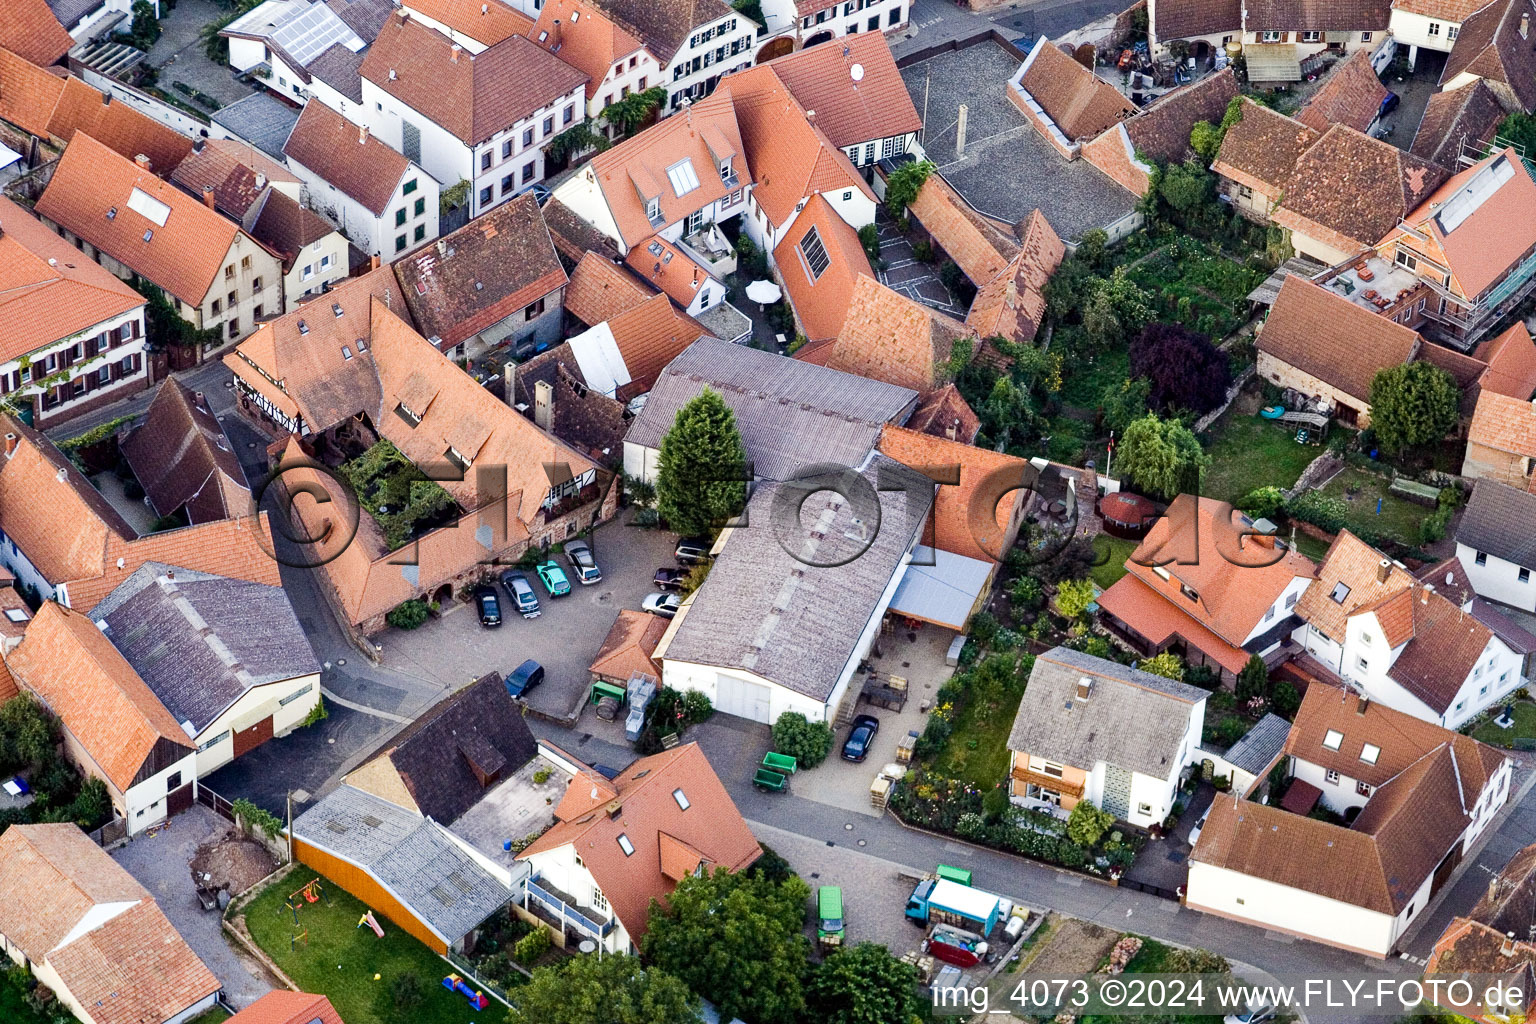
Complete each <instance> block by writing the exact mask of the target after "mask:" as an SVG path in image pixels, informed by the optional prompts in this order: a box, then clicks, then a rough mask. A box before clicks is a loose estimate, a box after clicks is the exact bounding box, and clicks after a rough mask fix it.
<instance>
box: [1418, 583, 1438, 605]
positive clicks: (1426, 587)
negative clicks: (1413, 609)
mask: <svg viewBox="0 0 1536 1024" xmlns="http://www.w3.org/2000/svg"><path fill="white" fill-rule="evenodd" d="M1434 592H1435V588H1434V587H1433V586H1431V585H1430V584H1428V583H1426V584H1424V591H1423V596H1422V597H1420V598H1419V604H1429V595H1430V594H1433V593H1434Z"/></svg>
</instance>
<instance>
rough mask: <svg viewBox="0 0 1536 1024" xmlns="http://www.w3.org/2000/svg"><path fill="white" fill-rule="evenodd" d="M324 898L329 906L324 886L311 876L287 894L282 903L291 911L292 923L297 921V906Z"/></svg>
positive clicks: (329, 902) (317, 901)
mask: <svg viewBox="0 0 1536 1024" xmlns="http://www.w3.org/2000/svg"><path fill="white" fill-rule="evenodd" d="M322 898H324V899H325V905H326V906H330V905H331V901H330V898H329V897H327V896H326V895H325V887H324V886H322V885H321V884H320V879H318V878H311V879H310V880H309V881H307V882H305V883H304V885H303V886H302V887H301V888H298V889H295V890H294V891H293V892H291V893H289V894H288V901H287V902H286V903H285V904H284V906H286V907H287V908H288V909H289V910H290V911H291V912H292V913H293V923H294V925H295V926H297V925H298V923H299V908H300V907H302V906H304V904H306V903H319V902H320V900H321V899H322Z"/></svg>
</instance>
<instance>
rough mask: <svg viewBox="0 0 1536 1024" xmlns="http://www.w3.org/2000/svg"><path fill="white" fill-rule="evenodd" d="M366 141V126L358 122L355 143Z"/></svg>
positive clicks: (359, 143) (360, 143)
mask: <svg viewBox="0 0 1536 1024" xmlns="http://www.w3.org/2000/svg"><path fill="white" fill-rule="evenodd" d="M390 74H394V72H393V71H391V72H390ZM367 141H368V126H367V125H365V124H360V125H358V126H357V144H358V145H359V146H361V145H362V144H363V143H365V142H367Z"/></svg>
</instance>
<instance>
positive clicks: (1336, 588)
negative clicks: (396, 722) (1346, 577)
mask: <svg viewBox="0 0 1536 1024" xmlns="http://www.w3.org/2000/svg"><path fill="white" fill-rule="evenodd" d="M1328 596H1329V597H1330V598H1332V599H1333V603H1334V604H1343V603H1344V599H1345V598H1346V597H1348V596H1349V584H1348V583H1344V582H1342V581H1341V582H1338V583H1335V584H1334V585H1333V593H1331V594H1329V595H1328Z"/></svg>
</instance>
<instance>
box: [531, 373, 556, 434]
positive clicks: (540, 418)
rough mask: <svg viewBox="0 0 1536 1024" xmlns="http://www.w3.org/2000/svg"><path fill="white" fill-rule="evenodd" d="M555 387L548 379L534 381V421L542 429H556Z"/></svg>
mask: <svg viewBox="0 0 1536 1024" xmlns="http://www.w3.org/2000/svg"><path fill="white" fill-rule="evenodd" d="M554 420H555V388H554V385H552V384H550V383H549V381H547V380H537V381H534V382H533V422H534V423H535V424H537V425H538V428H539V429H540V430H552V429H554V427H553V423H554Z"/></svg>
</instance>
